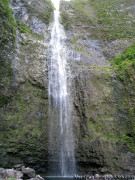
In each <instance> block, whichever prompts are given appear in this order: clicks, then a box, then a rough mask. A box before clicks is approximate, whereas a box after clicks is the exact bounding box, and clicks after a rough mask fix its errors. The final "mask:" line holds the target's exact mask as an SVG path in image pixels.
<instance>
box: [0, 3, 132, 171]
mask: <svg viewBox="0 0 135 180" xmlns="http://www.w3.org/2000/svg"><path fill="white" fill-rule="evenodd" d="M103 2H104V3H102V2H101V3H99V2H98V1H97V0H95V1H91V0H89V1H87V0H86V1H83V0H79V1H76V0H74V1H71V2H64V1H63V2H62V3H61V16H62V19H61V22H62V24H63V25H64V27H65V30H66V34H67V38H68V39H67V46H68V48H69V59H68V63H69V65H70V69H71V77H70V81H69V86H70V89H71V94H72V102H73V104H72V107H73V108H72V121H73V125H74V138H75V142H76V160H77V164H78V172H80V174H86V173H118V174H121V173H125V174H133V173H134V166H135V165H134V158H135V156H134V150H135V144H134V133H135V130H134V112H135V109H134V107H135V106H134V103H135V100H134V99H135V86H134V76H133V74H134V68H130V67H129V68H128V69H127V70H126V73H125V74H124V75H123V76H124V77H126V78H124V79H121V76H120V75H119V74H118V73H117V72H116V73H115V71H114V70H113V67H112V66H111V65H110V62H111V61H112V60H113V58H114V57H115V56H116V55H118V54H121V53H122V51H123V50H124V49H125V48H126V47H127V46H130V45H131V44H132V42H133V41H134V30H133V29H134V22H133V21H132V20H133V17H134V16H135V14H134V1H132V0H131V1H130V3H129V4H128V5H129V7H128V8H126V6H127V4H126V1H124V0H123V2H124V3H122V2H118V1H115V3H114V4H113V5H112V4H111V1H106V0H104V1H103ZM108 3H109V4H108ZM104 6H105V8H104ZM10 7H11V9H12V11H13V15H12V11H11V10H10V9H9V6H8V1H5V0H2V2H0V9H1V10H2V11H1V12H2V16H0V25H1V27H2V31H1V32H0V36H1V37H2V38H1V40H2V41H0V45H1V47H2V48H1V49H0V57H1V60H0V63H1V67H0V68H1V69H0V70H1V72H0V86H1V87H0V166H3V167H11V166H13V165H14V164H17V163H24V164H26V165H28V166H31V167H34V168H35V169H37V170H38V171H40V172H44V173H46V172H47V168H48V165H47V164H48V121H49V120H48V97H47V46H48V42H49V39H50V33H49V28H48V27H49V22H51V19H52V10H53V8H52V6H51V3H50V1H45V0H38V1H36V0H31V1H30V0H12V1H10ZM95 8H96V9H95ZM116 11H117V13H118V15H117V13H116ZM110 12H111V14H108V13H110ZM121 13H122V14H121ZM13 16H14V18H13ZM111 17H112V18H111ZM109 18H110V19H109ZM119 18H120V19H119ZM14 19H15V20H14ZM114 22H115V24H114ZM125 22H126V23H125ZM119 23H120V24H119ZM122 28H123V30H122ZM15 36H16V38H15ZM114 69H115V68H114ZM124 72H125V71H124Z"/></svg>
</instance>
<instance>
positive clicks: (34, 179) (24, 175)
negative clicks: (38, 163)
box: [0, 164, 44, 180]
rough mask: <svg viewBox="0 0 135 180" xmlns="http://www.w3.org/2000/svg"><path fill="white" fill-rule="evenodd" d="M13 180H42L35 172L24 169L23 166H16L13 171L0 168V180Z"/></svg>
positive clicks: (27, 168)
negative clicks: (11, 179)
mask: <svg viewBox="0 0 135 180" xmlns="http://www.w3.org/2000/svg"><path fill="white" fill-rule="evenodd" d="M8 178H15V179H16V180H22V179H23V180H26V179H29V180H44V179H43V178H42V177H41V176H39V175H36V173H35V170H34V169H32V168H29V167H25V166H24V165H23V164H17V165H15V166H14V167H13V169H4V168H0V179H8Z"/></svg>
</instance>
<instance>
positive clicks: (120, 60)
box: [112, 44, 135, 81]
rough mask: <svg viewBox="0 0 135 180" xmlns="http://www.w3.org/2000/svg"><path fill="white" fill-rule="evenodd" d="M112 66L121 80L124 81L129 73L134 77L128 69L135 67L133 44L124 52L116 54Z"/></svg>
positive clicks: (134, 45)
mask: <svg viewBox="0 0 135 180" xmlns="http://www.w3.org/2000/svg"><path fill="white" fill-rule="evenodd" d="M112 66H113V68H114V70H115V71H116V73H117V75H118V76H119V78H120V79H121V80H123V81H125V80H126V78H128V77H129V76H130V75H131V76H133V77H134V75H133V74H130V72H129V70H131V69H135V44H133V45H132V46H131V47H129V48H127V49H126V50H125V51H124V54H122V55H118V56H116V57H115V58H114V60H113V62H112Z"/></svg>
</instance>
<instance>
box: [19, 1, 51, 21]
mask: <svg viewBox="0 0 135 180" xmlns="http://www.w3.org/2000/svg"><path fill="white" fill-rule="evenodd" d="M22 1H23V2H24V3H25V6H26V7H27V9H28V12H29V14H30V15H34V16H35V17H37V18H38V19H39V20H41V21H43V22H45V23H46V24H49V22H50V21H51V19H52V13H53V8H54V7H53V5H52V3H51V1H50V0H44V1H40V3H38V1H36V0H35V1H33V2H32V3H31V4H29V3H28V2H27V1H25V0H22Z"/></svg>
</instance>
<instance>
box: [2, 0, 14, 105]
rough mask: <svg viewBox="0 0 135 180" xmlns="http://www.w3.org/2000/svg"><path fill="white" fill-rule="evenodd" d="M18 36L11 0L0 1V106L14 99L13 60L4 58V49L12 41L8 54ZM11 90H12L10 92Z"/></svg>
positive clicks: (7, 50)
mask: <svg viewBox="0 0 135 180" xmlns="http://www.w3.org/2000/svg"><path fill="white" fill-rule="evenodd" d="M15 37H16V23H15V20H14V18H13V15H12V11H11V10H10V8H9V0H1V1H0V107H3V106H4V105H6V104H7V103H8V102H9V101H10V100H11V99H12V92H11V89H10V88H11V79H12V69H11V61H10V59H8V58H7V57H6V58H5V59H4V58H2V56H3V51H4V49H5V45H7V44H8V43H9V42H12V43H11V44H10V45H9V46H8V49H6V53H7V54H8V53H9V52H10V50H11V48H12V47H13V44H14V41H15ZM9 90H10V92H9Z"/></svg>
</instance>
